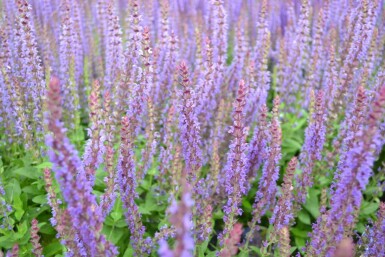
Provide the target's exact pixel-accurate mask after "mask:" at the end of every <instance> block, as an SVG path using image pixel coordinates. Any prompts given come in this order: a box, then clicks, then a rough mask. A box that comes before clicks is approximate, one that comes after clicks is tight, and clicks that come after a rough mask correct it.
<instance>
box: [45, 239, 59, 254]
mask: <svg viewBox="0 0 385 257" xmlns="http://www.w3.org/2000/svg"><path fill="white" fill-rule="evenodd" d="M62 249H63V246H62V245H61V244H60V242H58V241H56V240H55V241H53V242H52V243H50V244H49V245H47V246H45V247H44V249H43V254H44V256H45V257H50V256H54V255H55V254H58V253H61V252H62Z"/></svg>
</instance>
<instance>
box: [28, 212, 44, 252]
mask: <svg viewBox="0 0 385 257" xmlns="http://www.w3.org/2000/svg"><path fill="white" fill-rule="evenodd" d="M37 225H38V221H37V220H36V219H33V220H32V226H31V239H30V241H31V243H32V252H33V254H35V256H36V257H43V247H42V246H41V244H40V242H39V241H40V236H39V235H38V232H39V228H38V226H37Z"/></svg>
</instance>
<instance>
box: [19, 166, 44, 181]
mask: <svg viewBox="0 0 385 257" xmlns="http://www.w3.org/2000/svg"><path fill="white" fill-rule="evenodd" d="M13 173H14V174H17V175H20V176H22V177H26V178H30V179H37V178H39V176H40V175H41V173H40V172H39V170H38V169H36V168H35V167H31V166H29V167H23V168H19V169H16V170H14V171H13Z"/></svg>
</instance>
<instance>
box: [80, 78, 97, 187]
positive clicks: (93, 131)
mask: <svg viewBox="0 0 385 257" xmlns="http://www.w3.org/2000/svg"><path fill="white" fill-rule="evenodd" d="M89 109H90V115H89V116H90V123H91V126H90V128H89V129H88V135H89V137H90V139H89V140H88V141H87V143H86V147H85V150H84V156H83V165H84V170H85V172H86V174H87V179H88V180H89V181H90V182H91V185H92V184H93V183H94V179H95V173H96V169H97V168H98V166H99V165H100V163H101V160H100V157H99V151H100V150H101V149H100V146H99V141H100V130H101V129H100V118H101V113H100V110H101V103H100V85H99V82H98V81H95V82H94V83H93V88H92V91H91V94H90V99H89Z"/></svg>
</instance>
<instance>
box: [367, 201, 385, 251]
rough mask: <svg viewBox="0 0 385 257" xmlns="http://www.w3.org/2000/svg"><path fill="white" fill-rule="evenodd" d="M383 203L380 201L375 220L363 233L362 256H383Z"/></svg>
mask: <svg viewBox="0 0 385 257" xmlns="http://www.w3.org/2000/svg"><path fill="white" fill-rule="evenodd" d="M384 231H385V203H380V209H379V210H378V212H377V221H376V222H375V223H374V224H373V227H372V228H370V229H369V231H367V235H365V239H366V241H367V242H366V244H365V245H364V247H365V251H364V254H363V256H365V257H369V256H384V255H385V245H384V243H383V242H384V240H385V233H384Z"/></svg>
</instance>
